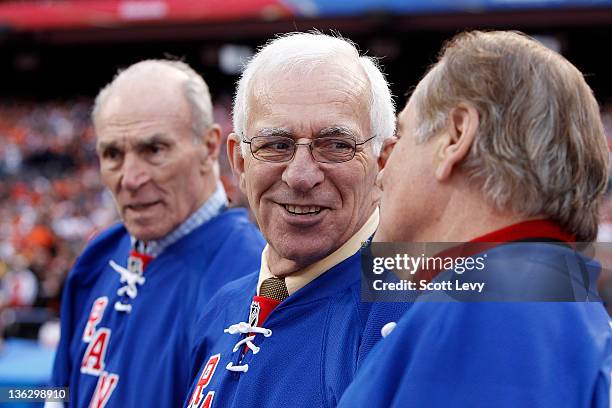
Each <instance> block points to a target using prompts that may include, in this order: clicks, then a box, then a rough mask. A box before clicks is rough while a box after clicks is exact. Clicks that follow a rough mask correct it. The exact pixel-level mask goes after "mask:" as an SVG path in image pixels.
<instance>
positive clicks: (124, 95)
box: [95, 67, 190, 121]
mask: <svg viewBox="0 0 612 408" xmlns="http://www.w3.org/2000/svg"><path fill="white" fill-rule="evenodd" d="M153 68H155V69H151V68H149V69H148V70H144V69H141V70H134V72H127V73H124V74H122V75H120V76H119V77H118V78H117V79H116V80H115V82H114V83H113V84H112V86H111V87H110V88H109V89H108V93H107V95H106V97H105V98H104V100H103V101H102V102H101V106H100V108H99V111H98V115H97V118H95V119H96V120H97V121H108V120H122V121H123V120H129V119H130V118H131V119H133V120H147V119H149V118H154V117H160V118H168V117H172V118H181V119H183V120H186V121H189V119H190V118H189V116H190V110H189V105H188V102H187V100H186V99H185V93H184V84H185V81H186V77H185V75H184V74H183V73H181V72H179V71H177V70H175V69H168V68H165V67H153Z"/></svg>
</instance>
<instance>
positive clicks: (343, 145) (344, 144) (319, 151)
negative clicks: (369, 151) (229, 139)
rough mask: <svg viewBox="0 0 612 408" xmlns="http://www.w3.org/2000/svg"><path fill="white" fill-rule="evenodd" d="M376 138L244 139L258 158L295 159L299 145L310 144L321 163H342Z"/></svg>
mask: <svg viewBox="0 0 612 408" xmlns="http://www.w3.org/2000/svg"><path fill="white" fill-rule="evenodd" d="M372 139H374V136H372V137H371V138H369V139H366V140H364V141H363V142H359V143H357V141H356V140H355V139H354V138H352V137H337V136H330V137H320V138H317V139H313V140H311V141H310V142H308V143H296V141H295V140H293V139H292V138H290V137H285V136H255V137H254V138H252V139H251V140H242V142H243V143H246V144H248V145H251V154H252V155H253V157H254V158H256V159H257V160H261V161H265V162H271V163H284V162H288V161H291V160H293V157H294V156H295V152H296V150H297V148H298V146H308V147H309V150H310V154H311V155H312V158H313V159H314V160H315V161H318V162H319V163H342V162H347V161H349V160H352V159H353V157H355V153H356V152H357V148H358V146H362V145H364V144H366V143H367V142H369V141H370V140H372Z"/></svg>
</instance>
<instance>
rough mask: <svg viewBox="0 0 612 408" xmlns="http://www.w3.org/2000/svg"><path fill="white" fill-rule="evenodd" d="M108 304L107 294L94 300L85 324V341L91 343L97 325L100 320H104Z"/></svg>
mask: <svg viewBox="0 0 612 408" xmlns="http://www.w3.org/2000/svg"><path fill="white" fill-rule="evenodd" d="M107 304H108V298H107V297H106V296H102V297H99V298H97V299H96V300H94V302H93V305H92V306H91V312H89V318H88V319H87V324H86V325H85V330H84V331H83V341H84V342H85V343H89V342H90V341H91V338H92V337H93V335H94V333H95V332H96V326H97V325H98V323H100V320H102V316H103V315H104V310H105V309H106V305H107Z"/></svg>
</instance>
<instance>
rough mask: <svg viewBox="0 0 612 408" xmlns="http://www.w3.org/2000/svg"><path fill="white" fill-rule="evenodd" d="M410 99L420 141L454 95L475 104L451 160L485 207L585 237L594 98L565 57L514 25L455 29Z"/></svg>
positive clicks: (597, 190)
mask: <svg viewBox="0 0 612 408" xmlns="http://www.w3.org/2000/svg"><path fill="white" fill-rule="evenodd" d="M413 98H414V102H415V108H416V113H417V117H418V118H419V119H418V123H419V125H418V126H417V135H416V137H417V138H418V140H419V141H420V142H423V141H426V140H427V139H429V138H431V137H432V136H433V135H435V134H437V133H438V132H439V131H440V130H442V129H443V128H445V127H446V126H447V124H448V114H449V112H450V111H451V109H452V108H453V107H455V106H457V104H458V103H461V102H464V103H468V104H470V105H472V106H474V107H475V109H476V110H477V111H478V115H479V127H478V131H477V134H476V139H475V141H474V144H473V146H472V147H471V150H470V152H469V153H468V155H467V157H466V158H465V160H464V161H463V163H462V164H461V167H460V169H461V171H464V172H465V173H466V174H467V176H468V177H469V179H470V180H471V181H472V182H473V183H474V184H475V185H477V186H478V187H479V188H481V190H482V192H483V194H484V195H485V197H486V199H487V200H488V201H489V203H490V204H492V205H493V206H494V207H495V208H497V209H499V210H505V211H511V212H514V213H515V214H519V215H522V216H525V217H542V216H543V217H547V218H549V219H551V220H553V221H556V222H558V223H559V224H560V225H561V226H562V227H563V228H564V229H565V230H566V231H567V232H570V233H572V234H574V235H575V236H576V238H577V240H578V241H592V240H593V239H594V238H595V236H596V235H597V218H598V212H599V205H600V203H601V201H602V197H603V194H604V191H605V189H606V183H607V180H608V174H609V151H608V145H607V142H606V138H605V134H604V130H603V125H602V122H601V117H600V113H599V107H598V104H597V101H596V100H595V97H594V96H593V93H592V91H591V89H590V88H589V86H588V85H587V83H586V82H585V80H584V78H583V76H582V74H581V73H580V71H578V69H576V67H574V66H573V65H572V64H571V63H570V62H568V61H567V60H566V59H565V58H563V57H562V56H561V55H559V54H557V53H556V52H554V51H552V50H549V49H547V48H546V47H544V46H543V45H541V44H540V43H538V42H536V41H535V40H533V39H531V38H529V37H527V36H525V35H523V34H521V33H517V32H486V33H485V32H480V31H474V32H468V33H463V34H459V35H458V36H456V37H455V38H454V39H452V40H451V41H450V42H449V43H447V45H446V46H445V47H444V48H443V50H442V53H441V55H440V58H439V60H438V62H437V63H436V64H435V65H434V66H433V68H432V69H431V70H430V71H429V73H428V74H427V75H426V77H425V78H424V79H423V81H421V83H420V84H419V86H417V89H416V90H415V92H414V94H413Z"/></svg>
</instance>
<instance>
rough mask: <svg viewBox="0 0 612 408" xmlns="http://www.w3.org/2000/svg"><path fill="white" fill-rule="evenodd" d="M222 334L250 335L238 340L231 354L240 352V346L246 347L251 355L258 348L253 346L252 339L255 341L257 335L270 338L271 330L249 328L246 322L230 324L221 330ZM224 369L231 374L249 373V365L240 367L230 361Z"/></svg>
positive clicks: (255, 327) (258, 348) (256, 351)
mask: <svg viewBox="0 0 612 408" xmlns="http://www.w3.org/2000/svg"><path fill="white" fill-rule="evenodd" d="M223 332H224V333H229V334H238V333H240V334H251V333H254V334H251V335H250V336H247V337H245V338H244V339H242V340H240V341H239V342H238V343H236V345H235V346H234V348H233V350H232V351H233V352H234V353H235V352H237V351H238V350H240V349H241V348H242V346H244V345H246V346H247V347H248V348H249V349H250V350H251V351H252V352H253V354H257V353H259V350H260V347H257V346H256V345H255V344H253V339H255V336H256V335H257V334H263V335H264V337H270V336H272V330H270V329H266V328H265V327H257V326H251V325H250V324H248V323H246V322H240V323H237V324H232V325H231V326H230V327H228V328H227V329H225V330H223ZM225 368H226V369H227V370H229V371H233V372H243V373H246V372H247V371H249V365H248V364H240V365H234V364H233V363H232V362H231V361H230V362H229V363H228V364H227V366H225Z"/></svg>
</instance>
